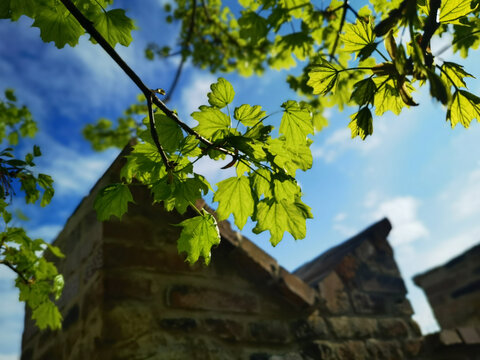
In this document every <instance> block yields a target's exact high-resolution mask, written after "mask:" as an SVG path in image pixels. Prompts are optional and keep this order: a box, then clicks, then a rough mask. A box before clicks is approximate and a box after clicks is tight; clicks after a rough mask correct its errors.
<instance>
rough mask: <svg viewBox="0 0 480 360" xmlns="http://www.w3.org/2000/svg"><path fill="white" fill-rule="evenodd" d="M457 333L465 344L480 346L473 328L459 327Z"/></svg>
mask: <svg viewBox="0 0 480 360" xmlns="http://www.w3.org/2000/svg"><path fill="white" fill-rule="evenodd" d="M457 331H458V333H459V334H460V336H461V338H462V339H463V342H464V343H465V344H468V345H470V344H480V334H479V333H478V332H477V331H476V330H475V328H474V327H473V326H469V327H459V328H457Z"/></svg>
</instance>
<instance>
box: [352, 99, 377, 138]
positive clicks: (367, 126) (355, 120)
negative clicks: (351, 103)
mask: <svg viewBox="0 0 480 360" xmlns="http://www.w3.org/2000/svg"><path fill="white" fill-rule="evenodd" d="M351 119H352V121H350V124H348V127H349V128H350V130H351V132H352V139H353V138H354V137H356V136H360V138H361V139H362V140H365V138H366V137H367V136H368V135H372V134H373V119H372V113H371V112H370V109H369V108H368V107H363V108H361V109H360V111H359V112H357V113H355V114H353V115H352V116H351Z"/></svg>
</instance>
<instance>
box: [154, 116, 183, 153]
mask: <svg viewBox="0 0 480 360" xmlns="http://www.w3.org/2000/svg"><path fill="white" fill-rule="evenodd" d="M155 127H156V128H157V134H158V140H159V141H160V144H162V146H163V148H164V149H165V150H166V151H168V152H170V153H173V152H175V150H177V149H178V148H179V144H180V142H181V141H182V140H183V133H182V130H181V129H180V127H179V126H178V124H177V123H176V122H175V121H173V120H172V119H170V118H169V117H168V116H166V115H165V114H155Z"/></svg>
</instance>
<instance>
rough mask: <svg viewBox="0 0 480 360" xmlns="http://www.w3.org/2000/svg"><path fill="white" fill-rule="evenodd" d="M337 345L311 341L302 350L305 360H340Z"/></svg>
mask: <svg viewBox="0 0 480 360" xmlns="http://www.w3.org/2000/svg"><path fill="white" fill-rule="evenodd" d="M338 352H339V349H338V345H337V344H335V343H332V342H329V341H312V342H311V343H308V344H306V345H305V346H304V348H303V353H304V354H305V357H306V359H309V358H310V359H321V360H342V359H341V358H340V357H339V354H338Z"/></svg>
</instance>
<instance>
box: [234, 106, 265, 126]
mask: <svg viewBox="0 0 480 360" xmlns="http://www.w3.org/2000/svg"><path fill="white" fill-rule="evenodd" d="M265 115H266V113H265V111H263V110H262V107H261V106H260V105H255V106H250V105H248V104H243V105H242V106H239V107H237V108H235V111H234V113H233V117H234V118H235V120H238V121H240V122H241V123H242V124H243V125H245V126H254V125H256V124H257V123H258V122H259V121H260V120H261V119H263V118H264V117H265Z"/></svg>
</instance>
